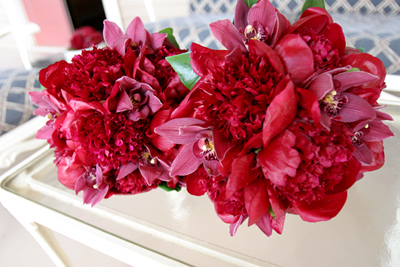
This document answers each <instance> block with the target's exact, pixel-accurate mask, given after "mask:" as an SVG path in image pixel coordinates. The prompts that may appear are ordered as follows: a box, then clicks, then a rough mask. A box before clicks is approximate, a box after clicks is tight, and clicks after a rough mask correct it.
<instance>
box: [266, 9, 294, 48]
mask: <svg viewBox="0 0 400 267" xmlns="http://www.w3.org/2000/svg"><path fill="white" fill-rule="evenodd" d="M276 15H277V19H276V24H275V31H274V34H273V35H272V36H271V42H270V46H271V47H275V46H276V44H277V43H278V41H279V40H280V39H281V38H282V36H283V35H284V34H285V32H286V30H287V29H288V28H289V26H290V22H289V21H288V20H287V19H286V17H285V16H284V15H283V14H282V13H280V12H277V13H276Z"/></svg>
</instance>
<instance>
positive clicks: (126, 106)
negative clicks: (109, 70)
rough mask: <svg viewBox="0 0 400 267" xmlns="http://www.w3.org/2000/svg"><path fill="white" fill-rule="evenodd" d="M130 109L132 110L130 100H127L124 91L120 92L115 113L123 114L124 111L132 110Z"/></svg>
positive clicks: (127, 97)
mask: <svg viewBox="0 0 400 267" xmlns="http://www.w3.org/2000/svg"><path fill="white" fill-rule="evenodd" d="M132 109H133V105H132V101H131V99H130V98H129V96H128V94H127V93H126V91H125V90H122V91H121V95H120V97H119V100H118V104H117V109H116V112H117V113H119V112H123V111H125V110H132Z"/></svg>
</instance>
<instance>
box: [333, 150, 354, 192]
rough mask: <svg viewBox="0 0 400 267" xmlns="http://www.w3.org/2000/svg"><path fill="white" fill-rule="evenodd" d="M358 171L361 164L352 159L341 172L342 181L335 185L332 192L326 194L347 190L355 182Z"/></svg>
mask: <svg viewBox="0 0 400 267" xmlns="http://www.w3.org/2000/svg"><path fill="white" fill-rule="evenodd" d="M360 169H361V163H360V162H358V160H357V159H356V158H354V157H353V158H352V159H350V160H349V161H348V162H347V164H346V166H345V168H344V170H343V171H344V173H343V176H342V180H341V181H340V182H339V183H338V184H337V185H335V187H334V188H333V190H332V191H327V192H326V193H327V194H337V193H340V192H343V191H346V190H347V189H349V188H350V187H351V186H352V185H353V184H354V183H355V182H356V181H357V177H358V175H359V173H360Z"/></svg>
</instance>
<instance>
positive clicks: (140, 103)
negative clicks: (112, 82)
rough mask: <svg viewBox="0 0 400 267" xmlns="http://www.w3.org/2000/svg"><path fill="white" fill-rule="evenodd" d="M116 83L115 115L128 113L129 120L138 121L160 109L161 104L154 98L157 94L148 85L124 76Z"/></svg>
mask: <svg viewBox="0 0 400 267" xmlns="http://www.w3.org/2000/svg"><path fill="white" fill-rule="evenodd" d="M117 83H118V84H119V91H120V96H119V99H118V102H117V105H116V112H117V113H119V112H124V111H128V113H129V119H131V120H133V121H138V120H139V119H146V118H148V117H149V116H151V115H154V114H155V113H156V112H157V111H158V110H159V109H160V108H161V107H162V105H163V104H162V103H161V101H160V99H158V98H157V97H156V94H157V92H156V91H155V90H154V89H153V88H152V87H151V86H149V85H148V84H145V83H140V82H138V81H136V80H134V79H132V78H129V77H126V76H124V77H122V78H120V79H118V80H117ZM108 100H109V101H112V100H111V99H108Z"/></svg>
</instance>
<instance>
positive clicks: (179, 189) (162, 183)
mask: <svg viewBox="0 0 400 267" xmlns="http://www.w3.org/2000/svg"><path fill="white" fill-rule="evenodd" d="M158 188H161V189H163V190H165V191H167V192H171V191H177V192H179V191H181V189H182V187H181V186H180V185H176V187H175V188H171V187H169V186H168V184H167V182H161V184H159V185H158Z"/></svg>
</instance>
